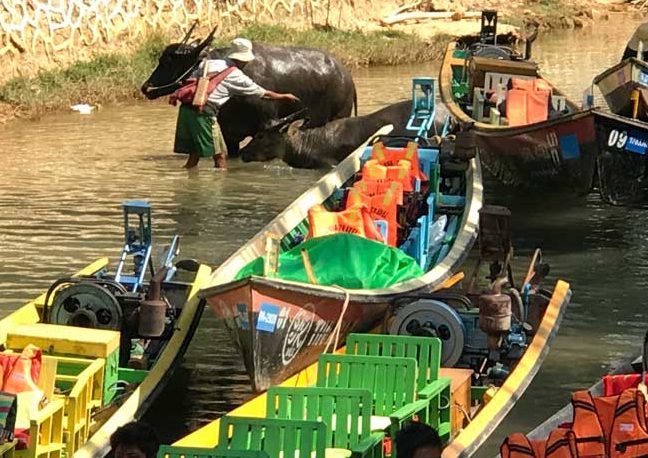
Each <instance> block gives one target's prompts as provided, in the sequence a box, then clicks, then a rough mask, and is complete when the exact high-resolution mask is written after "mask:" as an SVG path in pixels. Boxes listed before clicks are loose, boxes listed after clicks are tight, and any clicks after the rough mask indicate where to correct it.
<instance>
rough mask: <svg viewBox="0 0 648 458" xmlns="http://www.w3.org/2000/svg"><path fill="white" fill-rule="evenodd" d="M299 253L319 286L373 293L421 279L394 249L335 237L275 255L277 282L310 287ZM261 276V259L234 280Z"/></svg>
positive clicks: (342, 235)
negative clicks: (372, 290) (303, 252)
mask: <svg viewBox="0 0 648 458" xmlns="http://www.w3.org/2000/svg"><path fill="white" fill-rule="evenodd" d="M301 250H306V251H307V252H308V256H309V257H310V261H311V264H312V266H313V272H314V274H315V278H316V279H317V281H318V283H319V284H320V285H326V286H329V285H338V286H342V287H344V288H352V289H359V288H365V289H373V288H384V287H387V286H391V285H394V284H396V283H400V282H402V281H406V280H411V279H413V278H416V277H420V276H421V275H423V271H422V270H421V268H420V267H419V266H418V264H417V263H416V260H415V259H414V258H412V257H410V256H408V255H406V254H405V253H403V252H402V251H401V250H399V249H398V248H392V247H390V246H387V245H385V244H383V243H379V242H374V241H373V240H368V239H365V238H363V237H359V236H356V235H352V234H346V233H339V234H332V235H327V236H324V237H317V238H314V239H310V240H306V241H305V242H303V243H301V244H299V245H298V246H296V247H295V248H293V249H291V250H289V251H286V252H285V253H281V254H280V255H279V272H278V274H277V278H281V279H283V280H291V281H297V282H302V283H310V282H309V280H308V276H307V275H306V269H305V268H304V262H303V259H302V255H301ZM251 275H257V276H262V275H263V258H262V257H260V258H257V259H255V260H254V261H252V262H250V263H249V264H248V265H246V266H245V267H244V268H242V269H241V270H240V271H239V273H238V274H237V276H236V279H237V280H238V279H241V278H245V277H249V276H251Z"/></svg>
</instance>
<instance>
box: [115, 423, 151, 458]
mask: <svg viewBox="0 0 648 458" xmlns="http://www.w3.org/2000/svg"><path fill="white" fill-rule="evenodd" d="M120 445H126V446H131V447H137V448H138V449H140V450H141V451H142V452H143V453H144V454H145V455H146V457H147V458H155V456H156V455H157V452H158V449H159V448H160V440H159V439H158V437H157V434H156V433H155V430H154V429H153V428H151V427H150V426H149V425H148V424H147V423H143V422H137V421H133V422H131V423H126V424H125V425H123V426H121V427H119V428H117V430H116V431H115V432H114V433H112V435H111V436H110V448H112V451H113V453H114V452H115V451H116V450H117V447H118V446H120Z"/></svg>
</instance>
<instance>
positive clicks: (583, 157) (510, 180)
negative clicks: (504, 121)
mask: <svg viewBox="0 0 648 458" xmlns="http://www.w3.org/2000/svg"><path fill="white" fill-rule="evenodd" d="M475 132H476V139H477V145H478V148H479V153H480V158H481V160H482V165H483V166H484V168H485V169H486V170H488V171H489V172H490V173H491V174H493V175H494V176H495V177H497V178H498V179H499V180H500V181H501V182H502V183H503V184H505V185H508V186H519V187H526V188H543V189H550V190H554V191H556V190H557V191H567V192H569V193H573V194H576V195H583V194H587V193H588V192H589V191H590V189H591V187H592V177H593V176H594V171H595V168H596V157H597V154H598V147H597V144H596V134H595V129H594V116H593V114H592V113H591V112H590V111H586V112H579V113H575V114H573V115H568V116H563V117H560V118H557V119H553V120H550V121H546V122H542V123H538V124H533V125H529V126H524V127H520V128H518V127H515V128H510V129H497V130H494V129H480V128H479V127H477V128H476V129H475Z"/></svg>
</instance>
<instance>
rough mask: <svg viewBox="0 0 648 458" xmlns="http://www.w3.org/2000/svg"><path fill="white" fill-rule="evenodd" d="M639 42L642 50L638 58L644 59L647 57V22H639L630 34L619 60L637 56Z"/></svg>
mask: <svg viewBox="0 0 648 458" xmlns="http://www.w3.org/2000/svg"><path fill="white" fill-rule="evenodd" d="M639 43H641V45H642V50H643V52H642V55H641V56H640V59H641V60H646V59H647V58H648V22H644V23H643V24H641V25H640V26H639V27H637V29H636V30H635V32H634V33H633V34H632V38H630V41H629V42H628V46H626V49H625V51H624V52H623V57H622V58H621V60H625V59H628V58H630V57H637V51H639Z"/></svg>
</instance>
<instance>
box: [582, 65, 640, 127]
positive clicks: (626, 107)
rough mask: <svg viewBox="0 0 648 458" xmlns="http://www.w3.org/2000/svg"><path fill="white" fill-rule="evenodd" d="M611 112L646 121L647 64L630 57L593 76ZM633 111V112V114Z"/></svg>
mask: <svg viewBox="0 0 648 458" xmlns="http://www.w3.org/2000/svg"><path fill="white" fill-rule="evenodd" d="M594 84H595V85H596V86H597V87H598V88H599V90H600V91H601V93H602V94H603V97H604V98H605V101H606V102H607V104H608V107H610V110H611V111H612V113H614V114H617V115H621V116H627V117H630V118H638V119H641V120H643V121H648V105H646V104H647V103H648V64H647V63H646V62H644V61H642V60H639V59H636V58H634V57H631V58H630V59H625V60H623V61H621V62H620V63H618V64H616V65H614V66H612V67H610V68H608V69H607V70H605V71H604V72H603V73H601V74H599V75H597V76H596V77H595V78H594ZM633 112H635V114H634V115H633Z"/></svg>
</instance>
